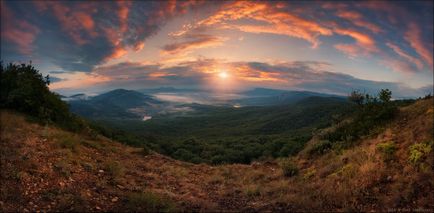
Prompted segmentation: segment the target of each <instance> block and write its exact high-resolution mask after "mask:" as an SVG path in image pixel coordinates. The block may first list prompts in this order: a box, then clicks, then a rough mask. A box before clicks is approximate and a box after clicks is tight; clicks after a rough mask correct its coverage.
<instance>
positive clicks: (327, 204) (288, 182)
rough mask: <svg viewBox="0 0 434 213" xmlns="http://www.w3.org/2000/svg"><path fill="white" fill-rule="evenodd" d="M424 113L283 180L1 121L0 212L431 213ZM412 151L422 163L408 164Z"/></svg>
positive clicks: (420, 105) (7, 118)
mask: <svg viewBox="0 0 434 213" xmlns="http://www.w3.org/2000/svg"><path fill="white" fill-rule="evenodd" d="M432 109H433V108H432V100H425V101H419V102H417V103H416V104H414V105H412V106H409V107H406V108H403V109H401V111H400V114H399V115H398V118H397V119H396V120H395V121H393V122H392V123H391V124H390V125H389V126H387V128H386V129H385V131H384V132H382V133H381V134H379V135H378V136H377V137H371V138H370V139H365V140H362V141H360V143H358V144H359V145H358V146H357V147H354V148H352V149H348V150H343V151H342V152H333V151H331V152H327V153H326V154H324V155H318V156H314V157H312V156H309V155H304V154H303V153H306V151H304V152H302V154H300V155H299V156H297V157H295V158H293V159H291V162H292V163H293V166H296V168H298V174H294V175H293V176H292V177H291V178H288V177H285V173H284V172H283V171H282V169H281V166H280V165H279V163H282V162H284V161H282V160H275V161H271V162H255V163H253V164H252V165H224V166H215V167H212V166H208V165H192V164H188V163H184V162H180V161H176V160H173V159H170V158H168V157H164V156H161V155H158V154H149V155H146V156H143V155H140V154H137V153H138V152H140V149H134V148H131V147H127V146H124V145H120V144H118V143H113V142H111V141H109V140H107V139H105V138H103V137H95V138H94V139H92V138H85V137H81V136H80V135H74V134H71V133H68V132H64V131H62V130H59V129H57V128H53V127H49V128H48V131H46V132H45V134H42V133H43V131H44V129H45V127H41V126H39V125H37V124H32V123H29V122H27V121H26V119H25V118H24V117H22V116H17V115H15V114H13V113H10V112H5V111H1V112H2V116H1V124H2V129H1V133H2V138H1V145H2V149H1V150H0V151H1V154H2V155H1V157H2V158H1V163H2V165H5V167H4V168H3V166H2V169H4V171H6V172H5V173H4V172H2V176H1V178H2V183H5V184H4V185H6V186H7V187H2V188H1V191H0V195H1V199H0V201H2V203H3V204H0V205H1V209H2V211H24V209H27V210H29V211H36V210H46V211H53V210H58V211H62V210H73V211H74V210H75V211H78V210H81V211H99V210H102V211H125V210H131V211H132V210H136V211H158V210H161V211H163V210H164V211H165V210H175V211H182V210H189V211H371V210H377V211H387V210H388V209H392V208H395V209H398V208H401V209H403V208H412V209H417V208H419V209H434V207H433V206H432V200H433V193H432V192H433V189H434V177H433V171H432V168H433V161H434V159H433V155H432V151H429V152H425V151H424V150H428V148H427V147H419V146H421V145H415V144H419V143H424V142H425V141H432V140H433V138H432V137H433V136H432V133H433V130H432V128H433V127H432V119H431V118H432V115H433V110H432ZM45 130H47V129H45ZM65 138H67V140H66V141H64V140H63V139H65ZM388 141H393V143H394V145H395V147H396V150H395V152H394V155H393V156H394V158H393V160H392V161H388V162H384V156H383V151H381V150H378V148H377V146H378V144H381V143H385V142H388ZM411 147H413V148H411ZM415 147H416V148H415ZM306 149H308V147H307V148H306ZM412 149H413V150H418V151H419V152H421V153H428V154H426V155H424V156H423V157H419V158H417V160H410V161H409V158H410V156H411V150H412ZM413 152H415V151H413ZM415 155H416V154H415ZM413 158H414V157H413ZM413 158H411V159H413ZM412 161H415V162H418V163H422V164H424V165H426V166H425V167H424V169H421V168H420V167H419V166H414V163H412ZM100 170H103V172H100ZM114 179H116V181H113V180H114ZM17 183H18V184H17ZM35 184H36V185H35ZM26 192H27V194H26ZM30 202H32V204H30ZM53 203H54V204H53ZM35 204H37V207H35V206H34V205H35Z"/></svg>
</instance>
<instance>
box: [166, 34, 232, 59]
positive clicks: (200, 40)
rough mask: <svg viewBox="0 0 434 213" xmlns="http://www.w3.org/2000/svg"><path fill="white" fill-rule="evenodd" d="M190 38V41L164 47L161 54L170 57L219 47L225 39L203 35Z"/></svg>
mask: <svg viewBox="0 0 434 213" xmlns="http://www.w3.org/2000/svg"><path fill="white" fill-rule="evenodd" d="M191 37H192V40H189V41H184V42H179V43H173V44H168V45H165V46H164V47H163V49H162V53H163V54H171V55H174V54H180V53H181V54H183V55H185V54H187V53H188V52H189V51H191V50H193V49H199V48H204V47H214V46H220V45H222V44H223V42H224V41H225V40H226V39H225V38H221V37H216V36H211V35H204V34H197V35H191Z"/></svg>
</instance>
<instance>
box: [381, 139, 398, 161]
mask: <svg viewBox="0 0 434 213" xmlns="http://www.w3.org/2000/svg"><path fill="white" fill-rule="evenodd" d="M377 150H378V151H380V152H381V154H382V156H383V159H384V161H391V160H393V159H394V158H395V152H396V150H397V147H396V145H395V143H393V142H391V141H388V142H384V143H379V144H377Z"/></svg>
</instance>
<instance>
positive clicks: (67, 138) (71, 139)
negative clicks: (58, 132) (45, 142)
mask: <svg viewBox="0 0 434 213" xmlns="http://www.w3.org/2000/svg"><path fill="white" fill-rule="evenodd" d="M79 143H80V141H79V140H78V139H77V137H76V136H72V135H63V137H62V138H60V141H59V144H60V147H62V148H65V149H70V150H71V151H74V152H77V151H78V144H79Z"/></svg>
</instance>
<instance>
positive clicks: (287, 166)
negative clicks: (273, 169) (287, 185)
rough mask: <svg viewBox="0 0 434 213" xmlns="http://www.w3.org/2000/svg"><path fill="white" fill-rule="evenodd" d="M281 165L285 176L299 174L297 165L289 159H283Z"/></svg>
mask: <svg viewBox="0 0 434 213" xmlns="http://www.w3.org/2000/svg"><path fill="white" fill-rule="evenodd" d="M280 166H281V168H282V171H283V175H284V176H285V177H292V176H295V175H297V174H298V168H297V165H296V164H295V163H294V162H292V161H291V160H289V159H285V160H283V161H282V162H281V165H280Z"/></svg>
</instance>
